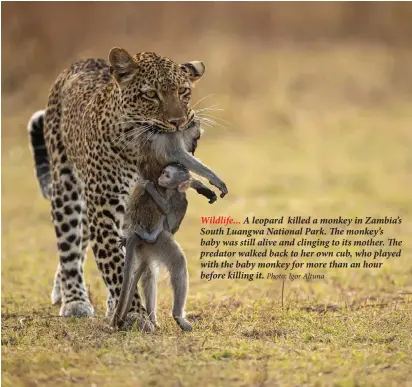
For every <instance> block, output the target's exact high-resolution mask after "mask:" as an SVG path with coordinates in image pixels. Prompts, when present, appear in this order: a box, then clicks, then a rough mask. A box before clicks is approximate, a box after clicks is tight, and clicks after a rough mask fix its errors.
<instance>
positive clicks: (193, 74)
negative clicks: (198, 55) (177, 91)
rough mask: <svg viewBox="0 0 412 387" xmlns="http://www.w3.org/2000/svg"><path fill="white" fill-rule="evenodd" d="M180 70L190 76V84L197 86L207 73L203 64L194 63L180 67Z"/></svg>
mask: <svg viewBox="0 0 412 387" xmlns="http://www.w3.org/2000/svg"><path fill="white" fill-rule="evenodd" d="M180 68H181V69H182V70H183V71H185V72H186V73H187V74H188V75H189V79H190V82H192V84H195V83H196V82H197V81H198V80H199V79H200V78H202V76H203V74H204V73H205V70H206V67H205V65H204V63H203V62H200V61H193V62H187V63H184V64H182V65H180Z"/></svg>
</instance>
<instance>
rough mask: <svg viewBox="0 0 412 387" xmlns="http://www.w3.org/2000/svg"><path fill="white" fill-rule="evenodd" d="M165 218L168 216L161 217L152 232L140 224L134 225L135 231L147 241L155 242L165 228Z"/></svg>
mask: <svg viewBox="0 0 412 387" xmlns="http://www.w3.org/2000/svg"><path fill="white" fill-rule="evenodd" d="M165 218H166V217H165V216H164V215H162V216H161V217H160V219H159V222H158V223H157V225H156V227H155V228H154V230H153V231H152V232H148V231H147V230H145V229H144V228H143V227H142V226H140V225H139V224H138V225H136V226H134V228H133V231H134V232H135V233H136V234H137V235H139V237H140V238H142V239H143V240H144V241H145V242H147V243H155V242H156V241H157V238H158V236H159V234H160V233H161V232H162V231H163V230H164V227H163V223H164V220H165Z"/></svg>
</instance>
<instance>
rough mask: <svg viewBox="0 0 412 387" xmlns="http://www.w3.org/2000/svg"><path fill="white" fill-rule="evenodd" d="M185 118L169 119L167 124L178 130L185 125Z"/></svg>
mask: <svg viewBox="0 0 412 387" xmlns="http://www.w3.org/2000/svg"><path fill="white" fill-rule="evenodd" d="M186 121H187V120H186V117H178V118H171V119H169V123H170V124H172V125H173V126H175V127H176V129H179V128H180V127H181V126H182V125H183V124H185V123H186Z"/></svg>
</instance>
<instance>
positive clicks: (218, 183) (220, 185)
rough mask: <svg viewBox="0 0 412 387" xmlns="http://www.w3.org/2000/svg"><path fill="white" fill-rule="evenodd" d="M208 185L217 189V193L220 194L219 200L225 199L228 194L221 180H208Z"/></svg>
mask: <svg viewBox="0 0 412 387" xmlns="http://www.w3.org/2000/svg"><path fill="white" fill-rule="evenodd" d="M209 183H210V184H212V185H214V186H215V187H217V188H218V189H219V191H220V192H221V194H220V197H221V198H223V197H225V196H226V194H227V193H228V190H227V187H226V184H225V183H224V182H223V181H222V180H220V179H219V178H218V177H217V176H216V178H214V179H213V180H210V181H209Z"/></svg>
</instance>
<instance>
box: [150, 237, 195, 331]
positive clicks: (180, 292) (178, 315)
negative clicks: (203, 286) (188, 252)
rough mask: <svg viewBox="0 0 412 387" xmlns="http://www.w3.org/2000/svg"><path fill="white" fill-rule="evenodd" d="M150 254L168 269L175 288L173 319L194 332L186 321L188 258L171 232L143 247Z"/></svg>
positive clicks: (183, 327)
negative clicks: (152, 243) (154, 242)
mask: <svg viewBox="0 0 412 387" xmlns="http://www.w3.org/2000/svg"><path fill="white" fill-rule="evenodd" d="M143 248H144V249H145V254H146V251H148V253H149V252H150V253H151V254H154V255H155V256H157V257H158V259H159V260H160V261H161V262H162V263H163V264H164V265H165V266H166V267H167V269H168V271H169V273H170V282H171V285H172V288H173V296H174V301H173V311H172V313H173V318H174V319H175V321H176V322H177V324H178V325H179V326H180V328H182V329H183V330H184V331H190V330H192V325H191V324H190V323H189V321H187V320H186V319H185V312H184V307H185V304H186V296H187V290H188V278H187V265H186V257H185V255H184V253H183V251H182V249H181V248H180V246H179V245H178V243H177V242H176V241H175V240H174V238H173V236H172V235H171V234H170V233H169V232H163V233H161V234H160V235H159V238H158V240H157V243H156V244H154V245H145V246H143Z"/></svg>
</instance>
